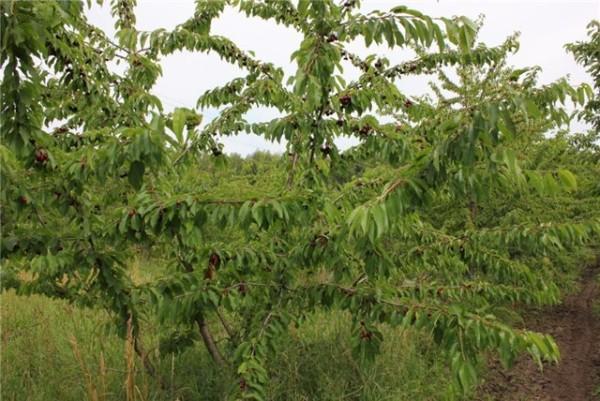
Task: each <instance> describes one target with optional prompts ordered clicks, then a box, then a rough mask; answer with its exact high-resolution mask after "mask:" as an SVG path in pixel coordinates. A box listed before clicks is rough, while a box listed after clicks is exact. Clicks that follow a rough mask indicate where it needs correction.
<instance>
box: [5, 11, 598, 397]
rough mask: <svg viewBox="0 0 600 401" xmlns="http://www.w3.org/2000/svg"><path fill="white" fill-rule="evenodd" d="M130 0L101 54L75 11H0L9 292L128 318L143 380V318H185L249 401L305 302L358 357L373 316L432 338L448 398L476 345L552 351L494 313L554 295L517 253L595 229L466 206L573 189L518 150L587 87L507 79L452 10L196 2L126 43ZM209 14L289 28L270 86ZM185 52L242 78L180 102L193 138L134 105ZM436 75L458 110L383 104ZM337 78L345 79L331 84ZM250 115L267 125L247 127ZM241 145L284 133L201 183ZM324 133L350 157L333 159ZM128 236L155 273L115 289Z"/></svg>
mask: <svg viewBox="0 0 600 401" xmlns="http://www.w3.org/2000/svg"><path fill="white" fill-rule="evenodd" d="M134 5H135V2H134V1H131V0H115V1H113V2H112V10H113V15H114V16H115V18H116V21H117V22H116V27H117V29H118V32H117V36H118V43H114V42H112V41H111V40H110V39H109V38H107V37H106V36H105V35H103V34H102V32H100V31H99V30H98V29H97V28H94V27H92V26H90V25H89V24H88V23H87V21H86V19H85V17H84V15H83V13H82V5H81V4H80V3H78V2H69V3H62V2H53V1H48V2H38V3H33V2H13V3H7V2H4V3H2V5H1V7H2V8H1V10H2V15H1V18H2V21H1V22H2V24H1V25H2V37H3V44H2V56H1V59H0V62H1V64H2V66H3V68H4V76H3V80H2V91H3V94H4V96H3V98H2V110H3V113H2V148H1V149H2V180H3V184H4V185H3V188H2V216H3V222H4V231H3V241H2V246H3V249H2V258H3V270H2V272H3V275H4V276H5V277H6V278H5V279H3V284H4V285H11V286H14V287H16V288H18V290H19V291H22V292H27V291H30V292H38V293H43V294H46V295H48V296H54V297H64V298H67V299H70V300H73V301H77V302H80V303H83V304H85V305H101V306H105V307H108V308H109V309H111V310H112V311H113V312H115V315H116V316H117V318H118V319H117V320H118V324H119V327H120V328H121V332H123V333H124V328H125V327H126V324H127V322H129V324H131V325H132V326H133V328H134V335H135V337H136V339H137V340H136V347H137V350H138V353H140V354H141V356H142V357H143V358H144V361H145V362H146V367H147V369H149V370H150V371H152V370H153V367H152V365H151V363H150V361H149V359H148V358H147V355H146V354H145V352H144V349H143V348H142V346H141V343H140V342H139V318H140V316H141V315H142V314H149V315H150V316H155V315H156V316H158V318H159V319H160V320H161V321H162V322H164V323H165V324H168V325H170V326H173V327H178V328H186V329H189V328H190V327H194V326H196V327H197V329H198V331H199V335H200V337H201V338H202V341H203V343H204V344H205V346H206V348H207V350H208V352H209V353H210V355H211V356H212V358H213V359H214V360H215V362H216V363H218V364H221V365H223V366H224V367H227V366H230V367H231V368H232V370H233V371H234V372H235V374H236V376H237V377H238V380H239V392H238V393H239V394H238V395H239V396H240V397H242V398H246V399H258V400H260V399H264V398H265V397H266V393H265V391H266V387H265V385H266V383H267V380H268V376H269V373H268V368H269V358H271V357H272V355H273V354H274V352H276V349H277V346H278V344H279V343H280V339H281V338H282V337H283V336H285V333H286V332H287V330H288V328H289V327H290V325H291V324H293V323H295V324H301V322H302V321H303V319H304V318H305V317H306V316H307V315H308V314H310V313H312V312H313V311H315V310H327V309H333V308H335V309H341V310H345V311H347V312H348V313H349V315H350V316H352V321H353V333H352V335H353V338H354V339H355V355H356V357H357V358H358V359H359V360H361V361H363V362H367V361H368V360H369V359H370V358H372V357H374V356H375V355H376V353H377V351H378V349H379V346H380V343H381V341H382V340H383V338H382V335H381V332H380V330H379V328H380V327H381V325H392V326H400V327H406V328H411V329H415V330H421V331H423V332H424V333H430V334H432V335H433V337H434V338H435V340H436V341H437V342H438V343H439V344H440V345H441V346H442V348H443V349H445V350H446V351H447V354H448V357H449V361H450V366H451V368H452V372H453V373H454V374H455V376H456V382H457V383H458V384H460V385H461V386H462V387H463V388H465V389H467V388H470V387H471V386H472V385H474V384H475V383H476V371H475V361H476V358H477V357H478V356H479V355H480V354H481V353H482V352H485V351H496V352H498V353H499V354H500V356H501V359H502V360H503V361H504V362H506V363H510V361H511V360H512V359H513V358H514V357H515V356H516V355H518V354H519V353H522V352H529V353H530V354H531V356H532V357H533V358H535V359H536V360H537V361H538V362H540V363H541V361H542V360H545V359H549V360H556V359H557V358H558V350H557V347H556V345H555V343H554V342H553V341H552V339H551V338H550V337H548V336H546V335H544V334H540V333H535V332H531V331H528V330H524V329H517V328H513V327H511V326H510V325H508V324H506V323H504V322H503V321H502V320H501V319H500V318H499V317H497V316H496V315H495V314H494V312H495V311H496V310H497V308H496V306H497V305H505V304H507V303H510V302H518V303H521V302H524V303H532V304H544V303H549V302H555V301H556V300H557V295H558V294H557V291H556V285H555V283H554V282H553V281H552V277H549V276H548V275H546V274H544V273H543V272H542V271H540V270H537V269H534V268H533V266H530V265H529V261H528V260H527V259H525V258H522V257H520V255H522V254H524V253H529V254H533V255H535V256H539V257H541V256H543V255H546V254H548V253H549V252H552V251H553V250H555V249H563V248H564V247H567V246H580V245H581V244H584V243H585V242H587V241H590V240H591V239H592V238H593V236H594V235H595V234H597V233H598V232H599V231H600V224H599V222H598V220H597V217H595V218H594V219H589V220H586V221H572V220H567V221H564V222H562V223H561V224H554V223H549V222H544V221H538V222H527V223H526V224H519V223H518V222H513V221H508V222H498V221H497V220H493V219H486V220H484V219H483V218H482V217H481V216H480V212H479V209H480V208H482V206H481V204H482V203H483V202H486V201H487V200H489V199H491V198H492V197H493V196H494V194H496V193H497V192H498V191H500V190H501V189H505V188H509V187H514V188H517V189H518V190H519V193H523V192H527V191H529V190H530V188H531V187H534V188H536V189H537V187H538V186H539V187H540V188H539V192H540V193H545V192H544V191H548V190H549V191H551V192H552V191H554V192H557V191H559V190H560V184H559V182H560V183H562V184H563V185H562V187H564V189H566V190H573V189H574V188H575V186H576V183H575V179H574V177H573V175H572V174H571V173H570V172H569V171H567V170H564V169H557V170H556V171H544V172H543V173H544V174H540V172H538V171H537V170H536V168H535V166H533V167H532V168H531V171H524V170H523V168H522V166H521V164H522V163H521V161H520V160H519V159H518V158H517V154H516V152H515V149H517V148H518V147H519V146H520V144H521V143H526V142H531V141H533V139H532V138H540V137H541V133H542V132H544V131H545V130H547V129H548V128H549V127H554V126H555V125H557V124H562V123H564V122H565V119H566V114H564V113H563V112H562V111H561V106H560V103H561V102H564V98H565V97H567V96H568V97H570V98H572V99H573V101H575V102H578V103H581V102H583V101H585V99H586V97H587V96H588V95H589V91H588V90H587V89H586V88H585V87H582V88H578V89H574V88H571V87H570V86H569V85H568V84H567V83H566V82H565V81H559V82H557V83H555V84H552V85H549V86H546V87H538V86H537V85H536V83H535V80H534V79H532V78H531V75H530V74H528V73H526V71H519V70H508V69H506V68H505V67H504V66H503V63H502V61H503V59H504V57H505V55H506V53H507V51H508V50H510V49H512V48H514V47H515V42H514V40H510V41H508V42H507V43H506V44H504V45H502V46H500V47H499V48H487V47H485V46H483V45H475V43H474V42H475V37H476V31H477V26H476V25H475V24H474V23H473V22H471V21H469V20H468V19H466V18H462V17H461V18H454V19H448V18H439V19H433V18H430V17H428V16H426V15H423V14H422V13H420V12H418V11H416V10H412V9H409V8H407V7H404V6H399V7H394V8H392V9H391V10H389V11H387V12H379V11H376V12H372V13H369V14H362V13H360V11H359V6H360V4H359V2H358V1H353V0H348V1H346V2H344V3H343V4H336V3H334V2H333V1H329V0H325V1H323V0H315V1H308V0H300V1H299V2H297V3H294V2H291V1H277V2H257V1H249V0H231V1H225V0H221V1H210V2H205V1H198V2H197V4H196V10H195V13H194V15H193V16H192V17H191V18H190V19H189V20H187V21H185V22H184V23H183V24H181V25H179V26H178V27H176V28H175V29H174V30H173V31H165V30H157V31H154V32H141V31H138V30H137V29H136V28H135V16H134V14H133V9H134ZM225 7H236V8H237V9H238V10H239V11H240V12H242V13H244V14H246V15H248V16H253V17H259V18H263V19H266V20H272V21H274V22H277V23H279V24H283V25H285V26H287V27H289V28H292V29H295V30H297V31H298V32H299V33H301V34H302V36H303V40H302V43H301V45H300V47H299V48H298V49H297V50H296V51H295V52H294V53H293V55H292V57H293V60H294V61H295V62H296V65H297V69H296V71H295V73H294V74H293V75H292V76H291V77H289V79H288V80H287V81H286V80H285V77H284V73H283V71H282V70H281V69H280V68H277V67H276V66H274V65H272V64H269V63H263V62H261V61H259V60H257V59H255V57H253V56H251V55H250V54H249V53H246V52H244V51H242V50H241V49H239V48H238V47H237V46H236V45H235V44H234V43H233V42H231V41H230V40H228V39H227V38H225V37H221V36H216V35H213V34H212V33H211V21H212V20H213V19H215V18H217V17H218V16H219V15H220V14H221V12H222V11H223V10H224V9H225ZM357 38H360V39H362V40H364V42H365V44H366V45H367V47H368V46H371V45H372V44H374V43H375V44H382V43H385V44H387V45H388V46H389V47H390V48H398V47H413V48H416V49H417V57H416V58H415V59H414V60H410V61H407V62H404V63H401V64H399V65H390V63H389V61H388V60H387V59H385V58H384V57H378V56H375V55H370V56H360V55H356V54H353V53H351V52H349V51H348V50H347V49H346V45H347V44H348V42H351V41H353V40H355V39H357ZM432 46H435V47H436V49H435V50H432V49H431V47H432ZM180 50H188V51H196V52H214V53H216V54H218V55H219V56H220V57H221V58H222V59H223V60H224V61H226V62H229V63H234V64H236V65H238V66H240V67H242V68H244V69H245V70H246V71H247V74H246V75H245V76H244V77H242V78H237V79H235V80H233V81H231V82H229V83H227V84H226V85H224V86H222V87H218V88H214V89H212V90H210V91H208V92H206V93H205V94H203V95H202V96H200V98H199V100H198V106H199V107H201V108H204V107H209V106H210V107H222V110H221V112H220V114H219V115H218V117H217V118H215V119H214V120H212V121H210V122H208V123H206V124H205V125H203V126H201V125H200V122H201V116H200V115H199V114H198V113H197V112H196V111H194V110H190V109H183V108H180V109H176V110H175V111H174V112H173V113H170V114H167V113H164V112H163V110H162V107H161V104H160V101H159V99H157V98H156V97H154V96H152V95H151V94H150V89H151V88H152V86H153V84H154V82H155V80H156V78H157V77H158V76H159V74H160V67H159V62H160V58H161V57H163V56H165V55H169V54H171V53H174V52H176V51H180ZM117 60H119V61H121V62H125V63H126V64H127V66H128V68H127V70H126V72H125V73H124V74H123V75H122V76H119V75H117V74H115V73H113V72H111V70H110V68H109V67H108V65H109V63H110V62H112V61H117ZM447 65H452V66H460V68H459V72H460V74H459V76H460V77H461V83H460V85H454V86H452V85H451V84H450V81H449V80H447V79H446V80H445V81H444V82H445V84H446V89H455V90H456V92H458V94H459V97H458V100H456V101H455V100H452V99H441V101H440V102H438V103H437V104H435V103H432V102H429V101H427V100H426V99H416V98H410V97H408V96H407V95H405V94H403V93H402V92H401V91H399V90H398V87H397V85H396V81H397V80H399V79H402V78H403V77H404V76H406V75H409V74H419V73H425V72H432V71H438V70H439V68H440V67H441V66H447ZM344 66H345V67H347V68H358V69H359V71H360V76H359V78H358V79H357V80H356V81H353V82H346V80H345V79H344V76H343V67H344ZM486 66H489V67H486ZM479 72H482V73H483V75H482V76H481V77H480V75H479ZM522 76H524V77H522ZM442 78H443V77H442ZM486 80H490V81H491V82H494V83H495V84H497V85H498V86H497V87H498V92H495V91H494V90H493V89H492V88H493V85H491V84H490V83H489V82H486ZM438 92H439V91H438ZM439 93H441V92H439ZM257 106H271V107H275V108H277V109H278V110H279V111H280V112H281V114H282V115H281V117H278V118H276V119H274V120H272V121H269V122H259V123H257V122H249V121H246V120H245V119H244V115H245V114H246V112H247V111H248V110H250V109H251V108H253V107H257ZM390 120H391V121H393V122H386V121H390ZM57 121H59V122H60V123H61V124H63V125H61V126H60V127H59V128H58V129H55V130H54V131H50V129H48V128H45V125H44V124H46V126H47V124H49V123H51V122H54V123H55V124H56V122H57ZM243 131H245V132H252V133H255V134H258V135H261V136H263V137H264V138H266V139H268V140H282V139H285V140H286V141H287V147H288V156H286V157H285V158H283V159H282V160H281V161H280V162H279V163H280V164H279V165H277V167H270V168H265V169H264V170H261V166H264V164H266V163H267V162H268V163H273V164H276V163H278V162H277V161H276V160H275V161H272V162H271V161H270V160H269V158H268V157H265V158H264V162H263V161H260V160H261V159H262V157H261V158H259V157H258V156H256V157H255V159H257V160H256V164H251V165H250V171H248V172H246V171H244V172H242V173H241V174H237V175H235V174H231V173H222V172H219V170H217V169H216V168H215V167H218V165H220V164H222V163H223V162H224V160H225V159H226V157H225V156H224V155H223V153H222V146H221V145H220V144H219V143H218V138H219V136H222V135H232V134H235V133H238V132H243ZM341 135H347V136H352V137H355V138H358V139H359V141H360V144H359V145H358V146H357V147H355V148H354V149H351V150H350V151H347V152H340V151H339V149H338V148H337V146H336V144H335V142H334V139H335V138H336V137H339V136H341ZM207 155H211V157H212V160H214V165H215V166H214V167H212V166H211V167H207V163H208V162H207ZM554 174H556V175H557V177H558V178H560V181H557V180H556V179H555V178H554ZM540 181H541V182H542V184H543V185H537V184H538V183H539V182H540ZM127 183H128V184H127ZM7 184H8V185H7ZM548 188H550V189H548ZM440 205H444V207H447V208H446V209H445V210H441V211H440ZM465 206H467V208H468V209H469V210H470V211H469V214H468V215H465V214H464V213H463V211H464V210H465ZM484 208H485V207H484ZM490 212H491V213H493V212H494V210H493V209H491V208H490ZM465 219H466V222H465ZM501 223H502V224H501ZM133 244H145V245H146V246H148V247H153V248H154V249H156V250H158V251H159V252H160V253H161V258H162V259H163V260H166V261H167V264H168V265H169V267H170V268H169V270H168V274H165V275H164V277H161V278H159V279H157V280H154V281H150V282H147V283H143V284H137V285H136V284H134V283H133V282H132V281H131V280H130V279H129V277H128V275H127V272H126V265H127V260H128V257H129V255H130V254H131V251H132V245H133ZM232 320H234V321H235V324H234V323H232V322H231V321H232ZM215 324H218V325H220V326H222V327H223V331H224V332H225V333H226V334H227V337H228V338H227V343H226V345H225V346H219V345H217V342H216V341H215V338H214V336H215V334H214V333H215ZM228 369H229V368H228Z"/></svg>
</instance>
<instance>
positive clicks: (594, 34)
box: [566, 20, 600, 132]
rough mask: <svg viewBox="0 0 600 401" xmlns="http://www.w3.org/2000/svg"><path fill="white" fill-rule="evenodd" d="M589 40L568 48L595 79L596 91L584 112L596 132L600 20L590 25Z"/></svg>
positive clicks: (599, 119) (599, 111)
mask: <svg viewBox="0 0 600 401" xmlns="http://www.w3.org/2000/svg"><path fill="white" fill-rule="evenodd" d="M588 36H589V41H588V42H576V43H570V44H568V45H566V48H567V50H569V51H570V52H571V53H573V56H575V60H577V62H578V63H579V64H581V65H583V66H584V67H585V68H586V70H587V72H588V73H589V74H590V75H591V76H592V79H593V80H594V86H595V88H596V93H595V95H594V99H593V100H590V101H589V102H588V103H587V105H586V107H585V111H584V112H583V114H582V115H583V117H584V118H585V120H586V121H588V122H589V123H590V124H592V125H593V126H594V129H595V130H596V132H598V131H599V130H600V100H599V99H600V61H598V60H600V21H598V20H593V21H592V22H590V23H589V25H588Z"/></svg>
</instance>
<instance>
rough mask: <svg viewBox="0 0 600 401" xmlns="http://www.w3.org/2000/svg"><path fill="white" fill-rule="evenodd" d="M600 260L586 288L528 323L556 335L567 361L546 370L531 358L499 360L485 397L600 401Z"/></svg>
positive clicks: (587, 273)
mask: <svg viewBox="0 0 600 401" xmlns="http://www.w3.org/2000/svg"><path fill="white" fill-rule="evenodd" d="M599 273H600V263H597V265H596V266H595V267H591V268H588V269H587V270H586V271H585V272H584V274H583V275H582V277H581V286H580V290H579V291H578V292H577V293H575V294H572V295H570V296H568V297H567V298H566V299H565V301H564V303H563V304H561V305H560V306H557V307H554V308H551V309H549V310H544V311H543V312H538V313H532V314H528V316H527V318H526V327H527V328H529V329H531V330H535V331H539V332H544V333H548V334H551V335H552V336H553V337H554V339H555V340H556V341H557V343H558V345H559V347H560V352H561V360H560V363H559V364H558V365H546V366H544V369H543V372H542V371H540V370H539V368H538V366H537V365H536V364H535V363H534V362H533V361H532V360H531V359H530V358H525V357H524V358H522V359H519V360H518V361H517V363H516V365H515V366H514V367H513V368H511V369H510V370H509V371H505V370H503V369H502V368H501V367H500V365H499V364H493V366H492V367H491V371H490V374H489V376H488V379H487V380H486V382H485V383H484V384H483V385H482V388H481V393H480V394H482V396H480V398H479V400H496V401H596V400H598V401H600V394H599V393H598V391H599V389H600V315H599V311H598V310H597V309H596V310H595V308H594V306H593V305H594V303H595V302H596V303H597V302H599V300H600V285H599V284H598V279H597V275H598V274H599Z"/></svg>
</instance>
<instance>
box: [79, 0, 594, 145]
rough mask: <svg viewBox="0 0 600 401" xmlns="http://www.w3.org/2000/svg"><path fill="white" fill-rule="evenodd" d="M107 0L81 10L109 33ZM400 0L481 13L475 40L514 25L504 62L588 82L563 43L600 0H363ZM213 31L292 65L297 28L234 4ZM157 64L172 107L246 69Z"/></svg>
mask: <svg viewBox="0 0 600 401" xmlns="http://www.w3.org/2000/svg"><path fill="white" fill-rule="evenodd" d="M107 3H108V2H105V3H104V5H103V6H98V5H93V6H92V8H91V9H89V10H88V11H87V14H88V18H89V20H90V22H92V23H93V24H95V25H97V26H98V27H100V28H102V29H103V30H104V31H105V32H106V33H107V34H108V35H110V36H114V32H115V30H114V20H113V19H112V17H111V15H110V6H109V4H107ZM400 4H403V5H407V6H408V7H410V8H414V9H417V10H419V11H421V12H423V13H425V14H427V15H429V16H431V17H438V16H446V17H449V16H453V15H464V16H467V17H470V18H472V19H476V18H477V17H478V16H480V15H483V16H484V17H485V19H484V25H483V28H482V29H481V32H480V35H479V41H481V42H483V43H485V44H487V45H488V46H495V45H499V44H500V43H502V42H503V41H504V39H505V38H506V37H507V36H509V35H511V34H513V33H515V32H520V43H521V47H520V50H519V52H518V53H516V54H514V55H511V56H510V58H509V64H512V65H514V66H516V67H527V66H534V65H539V66H541V67H542V73H541V75H540V83H541V84H545V83H549V82H552V81H554V80H556V79H558V78H560V77H564V76H568V77H569V79H570V82H571V84H574V85H577V84H580V83H582V82H587V83H591V79H590V77H589V76H588V75H587V74H586V72H585V70H584V69H583V68H582V67H581V66H579V65H578V64H576V63H575V61H574V60H573V58H572V56H571V55H570V54H568V53H567V52H566V51H565V49H564V45H565V44H566V43H569V42H574V41H578V40H585V39H586V25H587V24H588V23H589V22H590V21H591V20H592V19H600V0H562V1H557V0H545V1H541V0H539V1H538V0H521V1H516V0H421V1H401V0H386V1H384V0H363V1H362V11H364V12H369V11H372V10H376V9H379V10H386V9H390V8H392V7H394V6H397V5H400ZM135 12H136V16H137V29H138V30H143V31H151V30H155V29H158V28H165V29H167V30H169V29H173V28H174V27H175V26H177V25H178V24H180V23H182V22H184V21H185V20H186V19H188V18H189V17H190V16H192V15H193V12H194V1H193V0H169V1H164V0H138V5H137V7H136V10H135ZM211 33H212V34H215V35H222V36H225V37H228V38H229V39H231V40H233V41H234V42H235V43H236V44H237V45H238V46H239V47H240V48H241V49H243V50H246V51H249V50H252V51H254V52H255V54H256V57H257V59H259V60H262V61H267V62H272V63H274V64H275V65H276V66H279V67H282V68H283V69H284V71H285V72H286V73H287V74H291V73H293V70H294V66H293V64H292V63H291V62H290V55H291V53H292V52H293V51H294V50H295V49H296V48H297V47H298V45H299V44H300V41H301V40H302V37H301V35H300V34H299V33H297V32H295V31H293V30H291V29H288V28H286V27H284V26H282V25H277V24H275V23H274V22H271V21H264V20H262V19H258V18H248V17H246V16H245V15H243V14H240V13H238V12H237V11H235V10H234V9H232V8H228V9H226V11H225V12H224V13H223V14H222V15H221V16H220V17H219V18H218V19H216V20H214V21H213V24H212V29H211ZM347 48H348V50H351V51H353V52H356V53H358V54H362V55H366V54H372V53H377V54H380V55H382V56H385V57H387V58H389V59H390V61H391V62H392V64H393V63H394V62H401V61H403V60H406V59H407V57H411V55H412V53H411V51H409V50H403V49H397V48H396V49H393V50H390V49H389V48H387V46H384V45H382V46H374V47H371V48H369V49H368V50H366V48H365V47H364V42H363V41H356V42H353V43H350V44H349V45H348V46H347ZM161 66H162V71H163V74H162V76H161V77H160V78H159V79H158V81H157V83H156V85H155V87H154V88H153V93H154V94H155V95H157V96H158V97H159V98H160V99H161V100H162V102H163V106H164V107H165V109H167V110H170V109H173V108H175V107H189V108H195V104H196V101H197V100H198V97H199V96H200V95H202V94H203V93H204V92H205V91H206V90H209V89H212V88H214V87H216V86H219V85H223V84H225V83H226V82H229V81H230V80H231V79H233V78H236V77H241V76H244V75H245V73H244V71H243V70H241V69H240V68H238V67H236V66H233V65H231V64H228V63H226V62H224V61H222V60H220V59H219V57H218V56H217V55H216V54H198V53H190V52H177V53H175V54H172V55H169V56H167V57H164V58H163V60H162V63H161ZM346 71H348V72H347V73H346V74H347V79H352V78H355V77H356V76H357V72H356V71H353V70H352V69H346ZM429 80H430V78H429V77H427V76H415V77H409V78H407V79H404V80H402V81H401V82H399V84H398V86H399V88H400V90H402V91H403V92H404V93H406V94H408V95H416V96H418V95H422V94H424V93H427V92H428V85H427V83H428V82H429ZM203 114H204V120H205V122H206V121H208V120H210V119H211V118H214V116H216V115H217V111H216V110H206V111H203ZM277 116H278V113H277V111H276V110H273V109H268V108H259V109H255V110H252V111H250V112H249V113H248V114H247V116H246V119H247V120H248V121H269V120H271V119H273V118H276V117H277ZM222 142H223V143H224V145H225V151H226V152H227V153H238V154H241V155H248V154H251V153H254V152H255V151H257V150H268V151H271V152H282V151H284V150H285V144H279V143H270V142H267V141H265V140H264V139H262V138H260V137H257V136H254V135H248V134H241V135H237V136H230V137H225V138H223V139H222ZM337 144H338V146H340V147H341V148H347V147H349V146H351V145H354V144H355V142H354V141H353V140H351V139H348V138H340V139H339V140H338V141H337Z"/></svg>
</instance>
